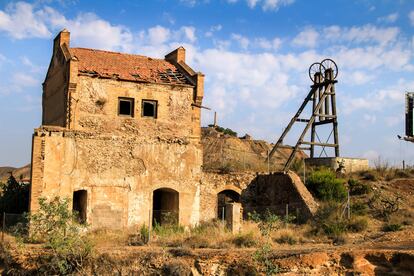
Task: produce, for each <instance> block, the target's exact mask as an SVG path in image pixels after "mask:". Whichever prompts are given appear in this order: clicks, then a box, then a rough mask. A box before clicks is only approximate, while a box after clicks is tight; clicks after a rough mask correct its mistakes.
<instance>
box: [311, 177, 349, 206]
mask: <svg viewBox="0 0 414 276" xmlns="http://www.w3.org/2000/svg"><path fill="white" fill-rule="evenodd" d="M306 186H307V187H308V189H309V190H310V191H311V192H312V193H313V194H314V195H315V197H316V198H318V199H320V200H323V201H330V200H334V201H343V200H344V199H345V198H346V196H347V190H346V188H345V185H344V180H343V179H337V178H336V175H335V173H334V172H332V171H330V170H328V169H322V170H319V171H314V172H312V173H311V174H310V176H309V177H308V178H307V180H306Z"/></svg>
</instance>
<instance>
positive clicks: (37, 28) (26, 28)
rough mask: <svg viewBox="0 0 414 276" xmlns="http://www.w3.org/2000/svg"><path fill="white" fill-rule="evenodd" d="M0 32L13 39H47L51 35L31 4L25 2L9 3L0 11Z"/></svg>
mask: <svg viewBox="0 0 414 276" xmlns="http://www.w3.org/2000/svg"><path fill="white" fill-rule="evenodd" d="M0 31H3V32H6V33H7V34H8V35H10V36H11V37H13V38H15V39H23V38H27V37H38V38H47V37H49V36H50V35H51V33H50V31H49V30H48V28H47V26H46V24H45V22H44V19H43V18H41V16H39V14H38V13H36V12H34V11H33V6H32V5H31V4H28V3H25V2H17V3H11V4H9V5H8V6H7V7H6V9H5V11H1V10H0Z"/></svg>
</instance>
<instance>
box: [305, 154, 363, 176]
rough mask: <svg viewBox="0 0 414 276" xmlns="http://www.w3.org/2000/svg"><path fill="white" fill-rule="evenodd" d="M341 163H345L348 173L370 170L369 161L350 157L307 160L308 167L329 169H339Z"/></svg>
mask: <svg viewBox="0 0 414 276" xmlns="http://www.w3.org/2000/svg"><path fill="white" fill-rule="evenodd" d="M339 162H343V164H344V166H345V170H346V172H347V173H351V172H359V171H365V170H368V169H369V164H368V159H363V158H348V157H319V158H306V159H305V164H306V166H315V167H327V168H331V169H333V170H336V169H338V167H339Z"/></svg>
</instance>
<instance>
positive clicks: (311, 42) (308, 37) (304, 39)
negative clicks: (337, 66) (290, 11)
mask: <svg viewBox="0 0 414 276" xmlns="http://www.w3.org/2000/svg"><path fill="white" fill-rule="evenodd" d="M318 38H319V33H318V32H317V31H316V30H315V29H314V28H311V27H308V28H306V29H305V30H303V31H301V32H300V33H299V34H298V35H297V36H296V37H295V38H294V39H293V40H292V43H293V45H296V46H301V47H310V48H313V47H315V46H316V44H317V42H318Z"/></svg>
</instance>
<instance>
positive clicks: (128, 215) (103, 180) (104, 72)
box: [30, 30, 204, 228]
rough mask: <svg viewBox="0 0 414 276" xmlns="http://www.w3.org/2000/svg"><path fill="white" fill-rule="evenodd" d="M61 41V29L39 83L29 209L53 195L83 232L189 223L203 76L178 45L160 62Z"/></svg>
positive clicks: (196, 190)
mask: <svg viewBox="0 0 414 276" xmlns="http://www.w3.org/2000/svg"><path fill="white" fill-rule="evenodd" d="M69 40H70V34H69V32H68V31H66V30H63V31H62V32H60V33H59V35H58V36H57V37H56V38H55V40H54V47H53V56H52V59H51V62H50V66H49V69H48V73H47V76H46V79H45V82H44V84H43V116H42V126H41V127H40V128H38V129H35V132H34V135H33V147H32V176H31V181H32V188H31V202H30V210H31V211H36V210H37V209H38V199H39V197H47V198H51V197H54V196H60V197H62V198H69V199H70V200H71V202H72V203H73V207H74V209H75V210H77V211H79V212H80V213H82V215H83V216H84V217H85V218H86V222H88V223H89V224H91V225H92V226H93V227H109V228H121V227H131V226H135V225H139V224H147V225H148V223H151V222H150V221H151V218H150V217H151V216H155V215H154V212H157V211H159V212H161V211H168V212H171V213H173V215H174V216H176V218H177V219H178V222H179V223H181V224H183V225H192V224H195V223H197V222H198V221H199V219H200V210H199V206H200V203H199V201H200V181H201V165H202V148H201V145H200V108H201V103H202V98H203V86H204V84H203V78H204V76H203V75H202V74H201V73H196V72H194V71H193V70H192V69H191V68H190V67H188V66H187V65H186V64H185V49H184V48H181V47H180V48H178V49H177V50H175V51H173V52H172V53H170V54H168V55H167V56H166V57H165V59H164V60H160V59H152V58H148V57H143V56H137V55H128V54H120V53H114V52H106V51H100V50H92V49H83V48H70V47H69V43H70V41H69ZM154 195H156V196H158V197H160V198H158V199H157V198H154ZM175 195H178V196H175ZM85 198H86V200H85ZM161 199H162V200H161ZM78 201H79V202H78ZM80 201H82V202H80ZM155 201H157V202H155ZM156 204H158V205H157V206H155V205H156ZM155 208H158V209H160V210H154V209H155ZM78 209H79V210H78ZM164 209H165V210H164ZM158 217H159V215H158Z"/></svg>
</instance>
